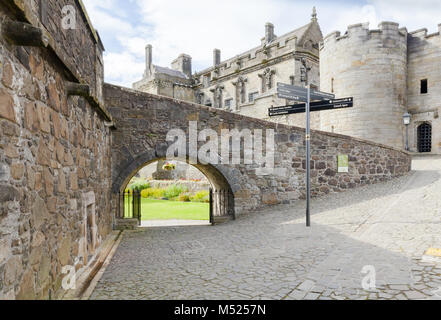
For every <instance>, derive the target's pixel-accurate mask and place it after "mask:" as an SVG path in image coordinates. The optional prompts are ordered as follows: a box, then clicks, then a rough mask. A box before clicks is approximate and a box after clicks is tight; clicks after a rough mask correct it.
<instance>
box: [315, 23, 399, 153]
mask: <svg viewBox="0 0 441 320" xmlns="http://www.w3.org/2000/svg"><path fill="white" fill-rule="evenodd" d="M320 90H321V91H325V92H333V93H334V94H335V96H336V98H344V97H354V107H353V108H348V109H341V110H332V111H322V112H321V113H320V125H319V126H320V128H319V129H320V130H323V131H331V132H335V133H341V134H346V135H350V136H354V137H358V138H362V139H367V140H372V141H375V142H379V143H383V144H386V145H390V146H393V147H397V148H403V147H404V132H405V131H404V130H405V128H404V125H403V120H402V116H403V114H404V113H405V112H406V105H407V101H406V100H407V30H406V29H405V28H402V29H399V28H398V24H397V23H394V22H382V23H380V25H379V29H378V30H369V26H368V24H356V25H351V26H349V27H348V31H347V32H346V33H345V34H344V35H343V36H341V35H340V32H333V33H331V34H329V35H328V36H326V37H325V39H324V41H323V44H322V45H321V48H320Z"/></svg>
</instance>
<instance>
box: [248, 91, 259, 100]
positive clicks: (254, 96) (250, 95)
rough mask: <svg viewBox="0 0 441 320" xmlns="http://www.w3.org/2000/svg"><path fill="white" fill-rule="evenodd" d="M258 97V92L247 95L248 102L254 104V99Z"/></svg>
mask: <svg viewBox="0 0 441 320" xmlns="http://www.w3.org/2000/svg"><path fill="white" fill-rule="evenodd" d="M258 95H259V92H253V93H250V94H249V95H248V101H249V102H254V100H256V98H257V96H258Z"/></svg>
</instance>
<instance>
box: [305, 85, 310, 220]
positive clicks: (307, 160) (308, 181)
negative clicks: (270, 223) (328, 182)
mask: <svg viewBox="0 0 441 320" xmlns="http://www.w3.org/2000/svg"><path fill="white" fill-rule="evenodd" d="M307 90H308V97H307V99H306V135H305V140H306V226H307V227H310V226H311V217H310V216H311V215H310V201H311V128H310V124H311V121H310V119H309V117H310V114H311V113H310V109H309V107H310V105H309V104H310V103H311V87H310V86H309V85H308V88H307Z"/></svg>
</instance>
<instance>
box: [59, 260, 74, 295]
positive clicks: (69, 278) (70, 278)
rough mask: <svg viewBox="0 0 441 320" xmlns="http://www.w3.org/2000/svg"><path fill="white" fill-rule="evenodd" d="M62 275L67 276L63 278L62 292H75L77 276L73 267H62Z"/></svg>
mask: <svg viewBox="0 0 441 320" xmlns="http://www.w3.org/2000/svg"><path fill="white" fill-rule="evenodd" d="M61 273H62V274H67V275H66V276H64V277H63V280H62V282H61V287H62V288H63V289H64V290H75V289H76V282H77V274H76V270H75V267H74V266H64V267H63V268H62V269H61Z"/></svg>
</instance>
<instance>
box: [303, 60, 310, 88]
mask: <svg viewBox="0 0 441 320" xmlns="http://www.w3.org/2000/svg"><path fill="white" fill-rule="evenodd" d="M300 62H301V63H302V66H301V67H300V81H301V82H305V83H307V82H308V71H310V70H311V67H310V66H309V64H308V63H307V62H306V59H305V58H302V59H300Z"/></svg>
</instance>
